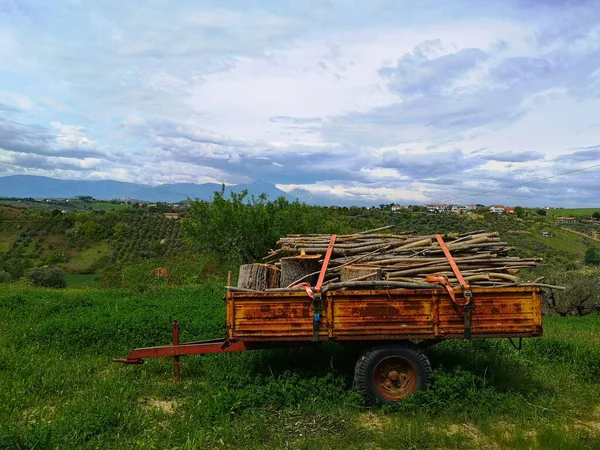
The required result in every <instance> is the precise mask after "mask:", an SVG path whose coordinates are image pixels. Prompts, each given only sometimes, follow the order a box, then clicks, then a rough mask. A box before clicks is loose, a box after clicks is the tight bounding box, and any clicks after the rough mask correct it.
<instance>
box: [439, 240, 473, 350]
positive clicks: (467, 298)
mask: <svg viewBox="0 0 600 450" xmlns="http://www.w3.org/2000/svg"><path fill="white" fill-rule="evenodd" d="M435 239H436V240H437V241H438V244H440V248H441V249H442V251H443V252H444V255H445V256H446V259H447V260H448V263H450V267H451V268H452V272H454V275H455V276H456V279H457V280H458V282H459V284H460V286H461V287H462V291H463V292H462V294H463V298H464V301H463V303H462V305H461V304H460V303H458V302H457V301H456V298H455V297H454V296H453V295H452V294H450V297H451V298H452V301H454V303H456V304H457V305H459V306H462V307H463V310H464V312H465V339H470V338H471V329H472V320H471V312H472V310H473V293H472V292H471V286H469V283H467V282H466V281H465V279H464V278H463V276H462V274H461V273H460V269H459V268H458V266H457V265H456V261H454V258H453V257H452V254H450V250H448V247H447V246H446V243H445V242H444V239H442V236H441V235H439V234H436V235H435ZM428 281H429V278H428ZM445 281H446V283H447V282H448V279H447V278H446V280H445ZM442 284H444V283H443V282H442ZM446 289H448V292H450V289H452V288H451V287H450V286H446Z"/></svg>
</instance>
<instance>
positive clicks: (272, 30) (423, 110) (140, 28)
mask: <svg viewBox="0 0 600 450" xmlns="http://www.w3.org/2000/svg"><path fill="white" fill-rule="evenodd" d="M597 164H600V0H588V1H585V0H545V1H544V0H537V1H534V0H490V1H485V2H482V1H478V0H464V1H462V0H460V1H448V2H441V1H427V0H425V1H398V0H389V1H387V0H370V1H349V0H348V1H343V0H315V1H302V0H294V1H284V0H277V1H275V0H273V1H267V0H261V1H252V0H244V1H242V0H240V1H228V0H219V1H176V2H175V1H171V2H169V1H153V0H147V1H138V2H134V1H123V0H119V1H112V0H102V1H100V0H98V1H84V0H81V1H77V0H68V1H61V0H56V1H47V0H0V176H6V175H13V174H35V175H46V176H52V177H55V178H64V179H114V180H121V181H133V182H139V183H146V184H152V185H156V184H162V183H177V182H192V183H203V182H224V183H227V184H237V183H248V182H252V181H254V180H263V181H268V182H271V183H274V184H276V185H277V186H278V187H279V188H281V189H283V190H285V191H288V192H292V193H294V192H295V193H298V192H303V193H310V194H312V195H313V196H314V197H315V198H321V199H330V200H331V201H332V202H335V201H336V200H340V199H343V200H345V201H356V202H357V203H358V202H365V201H367V202H373V203H376V204H377V203H381V202H396V203H424V202H432V201H443V202H453V203H472V202H481V203H486V204H489V203H492V202H501V203H505V204H509V205H546V204H555V205H563V206H597V205H599V204H600V199H599V195H600V167H597V168H595V169H590V170H586V171H582V172H577V173H572V174H570V175H565V176H561V177H556V178H551V179H547V180H542V181H537V182H534V183H530V184H526V185H522V186H515V185H518V184H522V183H528V182H530V181H532V180H537V179H540V178H545V177H549V176H552V175H555V174H560V173H564V172H570V171H575V170H578V169H581V168H586V167H590V166H594V165H597Z"/></svg>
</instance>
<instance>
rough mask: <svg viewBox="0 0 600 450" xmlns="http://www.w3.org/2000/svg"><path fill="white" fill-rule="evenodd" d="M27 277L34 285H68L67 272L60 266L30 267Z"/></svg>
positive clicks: (51, 286) (60, 286)
mask: <svg viewBox="0 0 600 450" xmlns="http://www.w3.org/2000/svg"><path fill="white" fill-rule="evenodd" d="M26 277H27V278H28V279H29V280H30V281H31V284H33V285H34V286H40V287H49V288H65V287H67V279H66V277H65V272H64V271H63V270H62V269H59V268H58V267H37V268H35V269H30V270H28V271H27V273H26Z"/></svg>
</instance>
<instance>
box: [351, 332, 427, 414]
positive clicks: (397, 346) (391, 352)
mask: <svg viewBox="0 0 600 450" xmlns="http://www.w3.org/2000/svg"><path fill="white" fill-rule="evenodd" d="M390 356H400V357H401V358H403V359H405V360H407V361H408V362H409V363H410V364H411V365H412V366H413V368H414V369H415V371H416V374H417V390H425V388H426V387H427V382H428V380H429V376H430V375H431V363H430V362H429V358H427V356H426V355H425V354H424V353H423V352H422V351H421V350H419V349H418V348H417V347H415V346H414V345H413V344H412V343H410V342H397V343H389V344H383V345H377V346H374V347H371V348H368V349H367V350H365V351H364V352H363V353H362V354H361V356H360V357H359V358H358V361H357V362H356V366H355V368H354V388H355V389H356V390H357V391H358V392H359V393H360V394H361V395H362V396H363V398H364V399H365V403H366V404H367V405H369V406H376V405H393V404H397V403H400V401H391V400H389V399H386V398H385V397H382V396H381V395H380V394H379V393H378V392H377V389H376V387H375V383H374V382H373V373H374V370H375V368H376V366H377V364H378V363H379V362H380V361H382V360H383V359H384V358H387V357H390Z"/></svg>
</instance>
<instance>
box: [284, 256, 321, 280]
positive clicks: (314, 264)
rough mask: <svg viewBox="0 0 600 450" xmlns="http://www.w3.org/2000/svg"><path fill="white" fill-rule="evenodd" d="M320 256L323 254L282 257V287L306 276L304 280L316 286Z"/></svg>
mask: <svg viewBox="0 0 600 450" xmlns="http://www.w3.org/2000/svg"><path fill="white" fill-rule="evenodd" d="M315 256H316V258H315ZM320 257H321V255H301V256H293V257H290V258H281V279H280V283H279V284H280V285H281V287H286V286H289V285H290V284H292V283H293V282H294V281H296V280H298V279H300V278H303V277H306V278H304V279H303V282H306V283H309V284H310V285H311V286H314V285H315V283H316V282H317V278H318V272H319V268H320V264H319V258H320ZM310 274H312V275H310ZM307 275H310V276H307Z"/></svg>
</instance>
